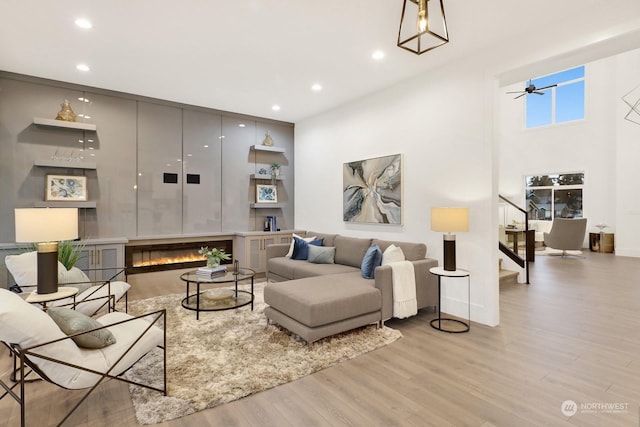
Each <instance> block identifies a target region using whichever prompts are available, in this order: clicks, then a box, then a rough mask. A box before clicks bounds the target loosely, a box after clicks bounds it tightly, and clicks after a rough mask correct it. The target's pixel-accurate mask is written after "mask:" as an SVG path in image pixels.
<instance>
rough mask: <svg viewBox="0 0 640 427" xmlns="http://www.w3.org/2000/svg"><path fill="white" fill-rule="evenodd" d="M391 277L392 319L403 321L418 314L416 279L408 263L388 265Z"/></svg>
mask: <svg viewBox="0 0 640 427" xmlns="http://www.w3.org/2000/svg"><path fill="white" fill-rule="evenodd" d="M388 265H390V266H391V272H392V275H393V317H397V318H398V319H404V318H406V317H409V316H414V315H416V314H418V300H417V299H416V277H415V273H414V270H413V264H412V263H411V262H410V261H397V262H392V263H389V264H388Z"/></svg>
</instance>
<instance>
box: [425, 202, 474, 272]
mask: <svg viewBox="0 0 640 427" xmlns="http://www.w3.org/2000/svg"><path fill="white" fill-rule="evenodd" d="M431 230H432V231H440V232H443V233H445V234H444V238H443V239H444V242H443V243H444V261H443V262H444V269H445V270H446V271H456V235H455V234H451V233H452V232H455V231H469V208H431Z"/></svg>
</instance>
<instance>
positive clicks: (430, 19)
mask: <svg viewBox="0 0 640 427" xmlns="http://www.w3.org/2000/svg"><path fill="white" fill-rule="evenodd" d="M442 1H443V0H404V3H403V4H402V16H401V17H400V29H399V30H398V47H401V48H402V49H406V50H408V51H410V52H413V53H415V54H418V55H422V54H423V53H425V52H428V51H430V50H431V49H435V48H436V47H438V46H442V45H443V44H445V43H449V33H448V31H447V20H446V18H445V15H444V5H443V4H442Z"/></svg>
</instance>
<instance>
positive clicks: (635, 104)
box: [622, 85, 640, 125]
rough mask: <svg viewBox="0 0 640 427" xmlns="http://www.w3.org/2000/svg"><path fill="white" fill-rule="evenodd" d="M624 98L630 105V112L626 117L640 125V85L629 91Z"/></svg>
mask: <svg viewBox="0 0 640 427" xmlns="http://www.w3.org/2000/svg"><path fill="white" fill-rule="evenodd" d="M622 100H623V101H624V103H625V104H627V105H628V106H629V112H628V113H627V114H626V115H625V116H624V119H625V120H628V121H630V122H632V123H635V124H637V125H640V85H638V86H636V87H634V88H633V89H631V90H630V91H629V92H627V93H626V94H625V95H624V96H623V97H622Z"/></svg>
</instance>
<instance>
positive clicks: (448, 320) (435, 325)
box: [430, 317, 471, 334]
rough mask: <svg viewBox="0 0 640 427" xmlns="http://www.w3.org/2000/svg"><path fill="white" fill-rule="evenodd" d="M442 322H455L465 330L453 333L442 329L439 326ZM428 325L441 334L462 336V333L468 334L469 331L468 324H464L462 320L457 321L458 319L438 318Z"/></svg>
mask: <svg viewBox="0 0 640 427" xmlns="http://www.w3.org/2000/svg"><path fill="white" fill-rule="evenodd" d="M442 321H446V322H456V323H459V324H461V325H463V326H464V327H465V329H461V330H455V331H452V330H450V329H444V328H443V327H442V325H441V324H440V323H441V322H442ZM430 323H431V327H432V328H433V329H437V330H439V331H442V332H449V333H450V334H462V333H464V332H469V329H471V327H470V326H469V324H468V323H466V322H463V321H462V320H458V319H447V318H445V317H442V318H438V319H432V320H431V322H430Z"/></svg>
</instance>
